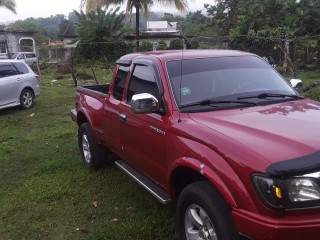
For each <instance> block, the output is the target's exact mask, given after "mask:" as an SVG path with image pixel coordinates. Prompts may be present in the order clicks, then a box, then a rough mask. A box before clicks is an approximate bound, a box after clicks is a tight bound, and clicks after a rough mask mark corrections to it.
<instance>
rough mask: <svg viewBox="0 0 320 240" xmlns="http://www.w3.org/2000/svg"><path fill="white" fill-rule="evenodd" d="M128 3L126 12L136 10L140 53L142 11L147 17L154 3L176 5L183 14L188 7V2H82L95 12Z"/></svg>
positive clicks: (156, 0)
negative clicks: (99, 8) (100, 8)
mask: <svg viewBox="0 0 320 240" xmlns="http://www.w3.org/2000/svg"><path fill="white" fill-rule="evenodd" d="M125 2H127V6H126V12H130V13H132V10H133V8H135V10H136V51H137V52H138V51H139V25H140V21H139V19H140V10H142V11H143V12H144V13H145V14H146V15H147V14H148V13H149V7H150V5H151V4H153V2H157V3H159V4H160V5H166V6H170V5H175V7H176V9H178V10H179V11H181V12H184V11H186V9H187V7H188V3H187V0H153V1H152V0H81V6H82V7H86V10H87V11H92V10H95V9H96V8H98V7H109V6H110V5H121V4H124V3H125Z"/></svg>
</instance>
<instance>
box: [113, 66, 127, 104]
mask: <svg viewBox="0 0 320 240" xmlns="http://www.w3.org/2000/svg"><path fill="white" fill-rule="evenodd" d="M128 72H129V67H125V66H119V67H118V71H117V75H116V78H115V81H114V86H113V94H112V95H113V97H114V98H115V99H117V100H119V101H121V100H122V97H123V92H124V86H125V82H126V78H127V75H128Z"/></svg>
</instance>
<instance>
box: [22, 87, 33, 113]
mask: <svg viewBox="0 0 320 240" xmlns="http://www.w3.org/2000/svg"><path fill="white" fill-rule="evenodd" d="M33 101H34V95H33V92H32V91H31V90H30V89H23V91H22V92H21V94H20V106H21V108H22V109H29V108H32V106H33Z"/></svg>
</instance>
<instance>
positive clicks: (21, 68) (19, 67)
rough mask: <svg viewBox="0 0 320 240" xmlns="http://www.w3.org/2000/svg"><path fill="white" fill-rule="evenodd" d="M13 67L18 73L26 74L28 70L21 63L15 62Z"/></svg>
mask: <svg viewBox="0 0 320 240" xmlns="http://www.w3.org/2000/svg"><path fill="white" fill-rule="evenodd" d="M13 65H14V66H15V67H16V68H17V69H18V71H19V72H20V73H28V72H29V69H28V68H27V66H26V65H25V64H23V63H22V62H15V63H13Z"/></svg>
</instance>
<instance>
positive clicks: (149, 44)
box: [140, 40, 153, 52]
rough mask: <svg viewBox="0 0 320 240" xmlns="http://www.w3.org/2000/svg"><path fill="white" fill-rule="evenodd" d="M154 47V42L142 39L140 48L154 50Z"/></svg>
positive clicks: (144, 50)
mask: <svg viewBox="0 0 320 240" xmlns="http://www.w3.org/2000/svg"><path fill="white" fill-rule="evenodd" d="M152 49H153V45H152V42H150V41H146V40H144V41H142V43H141V46H140V50H141V51H142V52H146V51H152Z"/></svg>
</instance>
